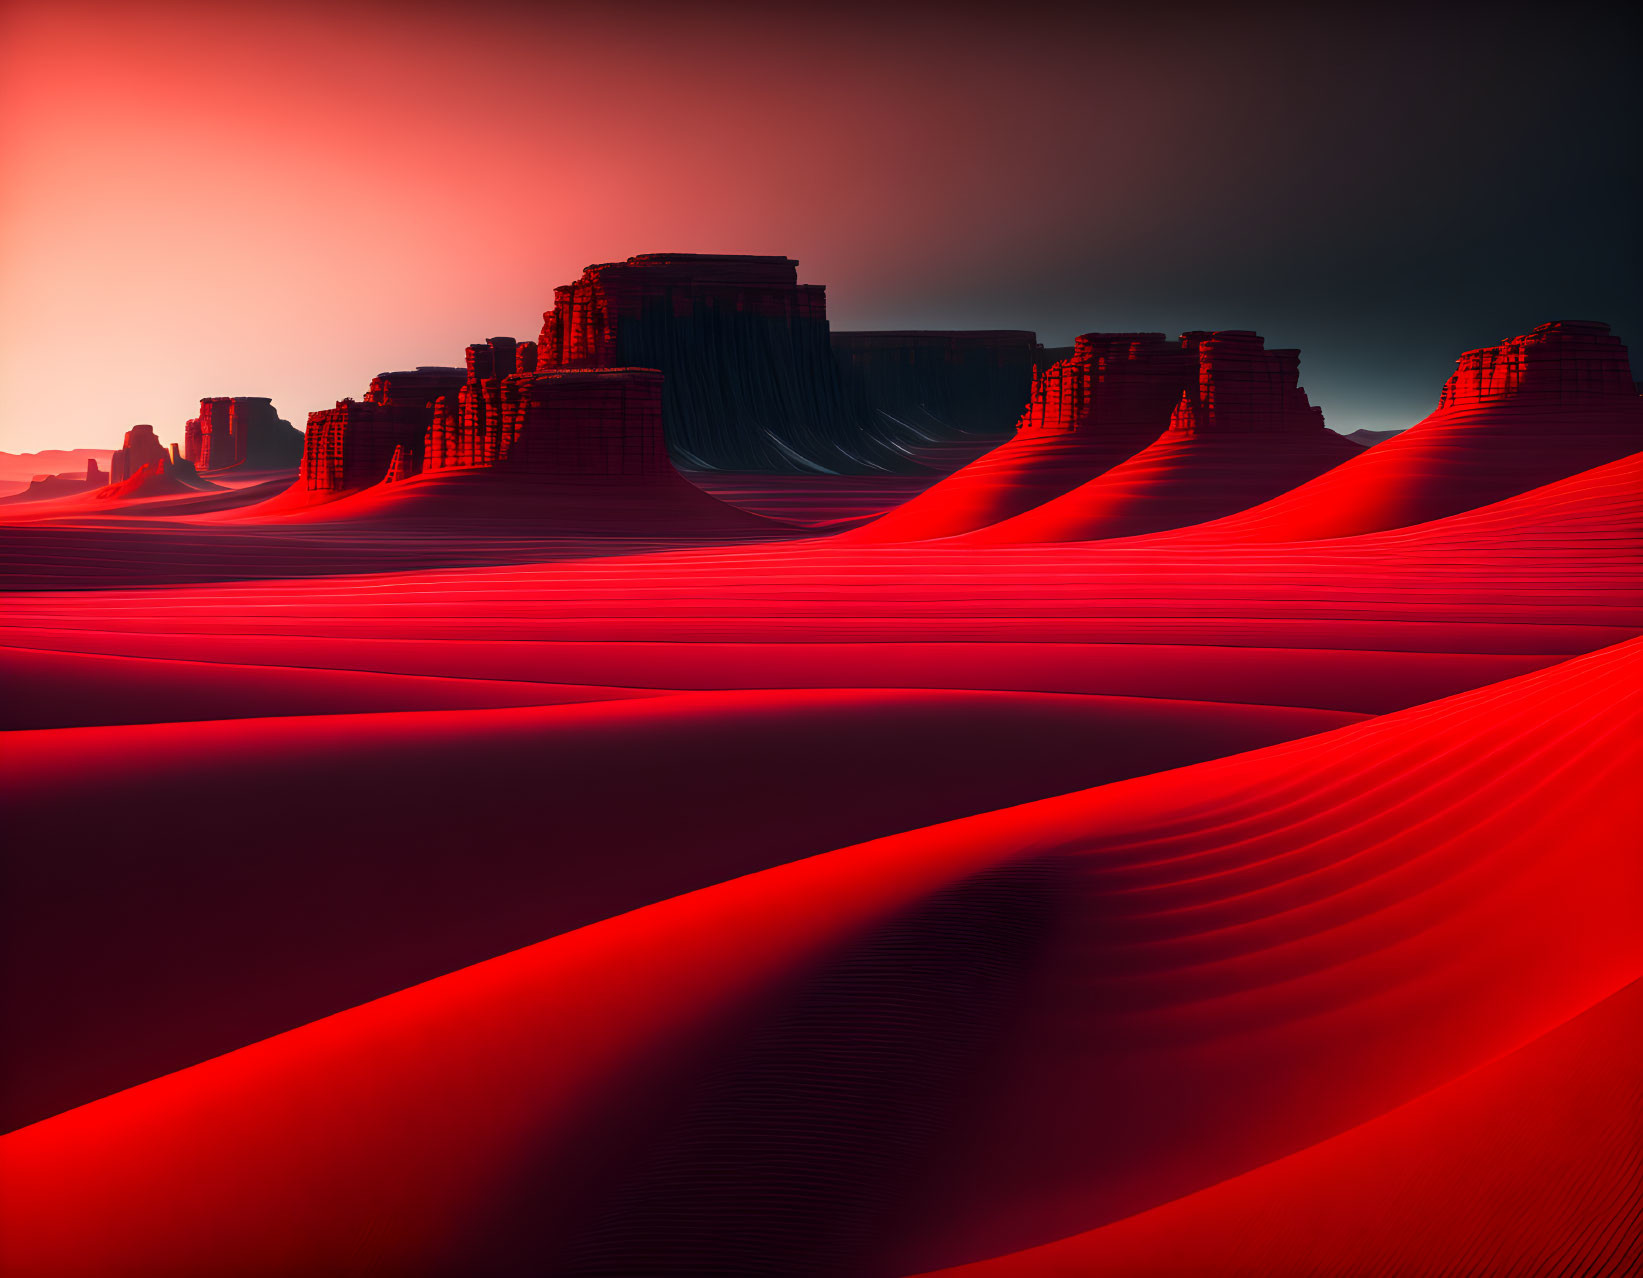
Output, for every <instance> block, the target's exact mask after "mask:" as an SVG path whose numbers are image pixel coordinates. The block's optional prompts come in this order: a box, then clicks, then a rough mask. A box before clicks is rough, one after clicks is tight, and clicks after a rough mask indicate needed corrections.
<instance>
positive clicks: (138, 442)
mask: <svg viewBox="0 0 1643 1278" xmlns="http://www.w3.org/2000/svg"><path fill="white" fill-rule="evenodd" d="M155 462H158V463H159V464H160V465H161V467H162V468H163V467H166V466H169V465H170V464H171V453H170V452H169V451H168V450H167V449H166V447H165V445H164V444H162V443H160V440H159V436H157V435H156V434H155V433H154V428H153V427H152V426H148V425H142V426H133V427H132V428H131V429H130V430H128V431H127V432H126V433H125V441H124V442H123V443H122V445H121V446H120V448H119V449H118V450H117V451H116V452H115V454H114V458H113V460H112V462H111V463H110V464H109V482H110V483H111V484H118V483H122V482H124V481H125V480H127V479H130V478H131V477H132V476H133V475H135V474H136V473H137V472H138V471H139V470H141V469H142V468H143V467H144V466H147V465H150V464H152V463H155Z"/></svg>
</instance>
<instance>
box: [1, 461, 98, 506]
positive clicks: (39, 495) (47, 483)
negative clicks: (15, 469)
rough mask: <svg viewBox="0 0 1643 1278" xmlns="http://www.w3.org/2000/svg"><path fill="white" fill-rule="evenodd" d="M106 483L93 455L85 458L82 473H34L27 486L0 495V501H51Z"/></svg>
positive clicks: (18, 502)
mask: <svg viewBox="0 0 1643 1278" xmlns="http://www.w3.org/2000/svg"><path fill="white" fill-rule="evenodd" d="M107 483H108V476H107V475H106V474H105V473H104V472H103V468H102V467H101V466H99V465H98V464H97V459H96V458H95V457H91V458H87V460H86V468H85V471H84V473H80V472H77V471H67V472H65V473H63V474H60V475H36V476H35V477H34V478H33V479H31V480H30V481H29V486H28V487H27V488H25V489H24V490H23V491H22V492H20V493H13V494H12V495H11V496H10V497H0V503H5V504H8V505H10V504H21V503H23V502H30V501H53V500H55V499H56V498H58V497H75V496H78V495H79V494H80V493H89V492H92V491H93V490H95V489H98V488H102V487H103V486H104V485H105V484H107Z"/></svg>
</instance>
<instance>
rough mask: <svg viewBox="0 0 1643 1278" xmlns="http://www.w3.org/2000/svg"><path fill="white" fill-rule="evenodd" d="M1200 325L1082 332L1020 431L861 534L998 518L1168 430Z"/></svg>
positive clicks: (967, 526)
mask: <svg viewBox="0 0 1643 1278" xmlns="http://www.w3.org/2000/svg"><path fill="white" fill-rule="evenodd" d="M1202 337H1203V334H1201V333H1187V334H1185V335H1184V336H1182V337H1181V338H1180V339H1179V340H1177V341H1170V340H1168V339H1167V338H1165V336H1164V335H1163V334H1162V333H1085V334H1084V335H1083V336H1081V337H1079V338H1078V339H1077V341H1076V342H1075V343H1074V344H1073V353H1072V356H1071V357H1070V358H1068V359H1065V360H1062V361H1060V362H1058V363H1056V364H1052V365H1051V366H1050V367H1048V368H1046V369H1044V370H1043V371H1042V372H1041V373H1040V374H1039V375H1038V377H1037V378H1036V379H1035V381H1034V384H1033V393H1032V398H1031V400H1030V401H1029V402H1028V404H1027V408H1026V411H1025V412H1024V413H1022V415H1021V420H1020V421H1019V423H1018V424H1017V426H1016V433H1015V437H1014V438H1013V439H1011V440H1009V441H1008V442H1006V443H1004V444H1001V445H1000V446H999V447H997V448H995V449H993V450H992V452H990V453H987V454H986V455H985V456H983V457H980V458H978V459H977V460H976V461H974V462H972V463H971V464H970V465H968V466H966V467H965V468H964V469H962V470H960V471H957V472H956V473H954V474H952V475H949V476H948V477H947V478H946V479H944V480H942V481H941V482H940V483H938V484H936V485H934V486H933V487H931V488H929V489H927V490H926V491H925V492H923V493H921V494H920V495H919V496H917V497H915V498H913V500H911V501H909V502H907V503H906V504H905V505H903V506H900V507H898V508H897V509H895V510H892V511H890V512H889V513H888V514H886V515H885V516H884V517H883V518H881V519H879V520H877V521H876V522H874V523H872V524H870V525H868V526H867V527H866V528H863V529H861V530H859V531H857V532H855V533H851V534H848V536H850V537H851V538H852V539H855V540H870V541H917V540H923V539H926V538H932V537H950V536H954V535H956V534H959V533H966V532H970V531H972V530H974V529H977V528H982V527H985V526H987V525H988V524H993V523H996V522H998V521H999V520H1001V519H1007V518H1009V517H1010V516H1012V515H1017V514H1020V513H1021V512H1023V511H1025V510H1030V509H1032V508H1033V507H1034V506H1037V505H1040V504H1041V503H1043V502H1046V501H1049V500H1051V499H1052V498H1055V497H1059V496H1060V495H1061V494H1062V493H1065V492H1068V491H1069V490H1071V489H1073V488H1076V487H1077V486H1078V485H1079V484H1081V483H1083V482H1084V481H1086V480H1088V479H1090V478H1091V477H1093V476H1095V475H1098V474H1100V473H1102V472H1103V471H1105V470H1107V469H1109V468H1111V467H1113V466H1116V465H1117V464H1118V463H1120V462H1122V461H1124V460H1125V459H1126V458H1129V457H1132V456H1134V455H1135V454H1136V453H1138V452H1140V451H1141V450H1142V449H1143V448H1145V447H1146V446H1147V445H1148V444H1150V443H1151V442H1152V441H1153V440H1155V439H1156V438H1158V436H1159V435H1160V434H1161V433H1162V432H1163V431H1164V429H1165V428H1166V427H1167V426H1168V425H1169V423H1170V415H1171V412H1172V411H1173V410H1174V408H1175V407H1176V406H1177V404H1178V403H1179V401H1180V399H1181V396H1182V394H1183V392H1185V391H1186V390H1187V389H1188V387H1189V386H1191V385H1192V384H1193V382H1194V379H1195V377H1196V374H1197V343H1198V341H1199V340H1200V339H1201V338H1202Z"/></svg>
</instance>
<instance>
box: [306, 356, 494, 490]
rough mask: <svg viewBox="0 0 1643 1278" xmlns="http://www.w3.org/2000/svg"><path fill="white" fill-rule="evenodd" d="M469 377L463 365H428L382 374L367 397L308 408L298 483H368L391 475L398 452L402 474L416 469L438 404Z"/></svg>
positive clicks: (326, 486)
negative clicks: (310, 411)
mask: <svg viewBox="0 0 1643 1278" xmlns="http://www.w3.org/2000/svg"><path fill="white" fill-rule="evenodd" d="M468 376H469V374H468V372H467V370H464V369H460V368H445V367H433V366H428V365H422V366H419V367H417V368H415V369H413V370H406V371H401V372H394V373H378V374H377V375H376V376H375V377H373V378H372V379H371V385H370V388H369V389H368V390H367V391H366V392H365V398H364V399H363V400H354V399H342V400H338V401H337V405H336V407H335V408H326V409H321V410H319V411H318V412H313V413H309V414H308V431H307V438H306V443H305V447H304V449H303V453H302V464H301V468H300V469H299V471H298V474H297V486H298V487H299V488H301V489H303V490H305V491H308V492H311V493H326V494H337V493H344V492H350V491H353V490H354V489H359V488H366V487H369V486H370V485H371V484H375V483H378V482H380V481H381V480H382V479H383V478H385V477H386V476H387V474H388V468H389V466H390V464H391V463H392V462H393V460H394V455H395V453H396V452H397V453H401V454H402V456H401V461H400V472H401V477H404V475H407V474H415V473H416V472H417V471H419V470H421V469H422V455H423V446H424V441H425V439H426V437H427V434H428V427H429V424H430V423H431V422H432V421H433V418H434V412H435V404H436V403H437V402H438V401H439V400H440V399H441V397H443V396H454V395H455V394H456V392H457V391H458V390H459V389H461V388H462V386H463V385H464V384H465V382H466V381H467V379H468Z"/></svg>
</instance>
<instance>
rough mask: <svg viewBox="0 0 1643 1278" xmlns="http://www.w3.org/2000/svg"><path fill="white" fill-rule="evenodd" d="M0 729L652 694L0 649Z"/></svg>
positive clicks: (450, 707) (461, 707) (463, 707)
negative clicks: (0, 690) (2, 690)
mask: <svg viewBox="0 0 1643 1278" xmlns="http://www.w3.org/2000/svg"><path fill="white" fill-rule="evenodd" d="M0 683H3V684H4V685H5V686H6V689H7V693H6V696H5V698H4V700H0V731H6V732H15V731H18V730H20V729H31V728H86V727H102V726H108V725H113V724H122V723H187V722H195V721H199V720H205V719H251V718H257V717H261V716H289V715H326V714H367V713H372V712H380V711H389V710H480V709H490V708H497V707H502V706H542V705H556V704H559V703H561V702H568V701H607V700H616V699H619V698H626V697H642V696H650V695H653V694H652V693H651V692H650V690H648V689H644V688H616V687H600V686H598V685H588V684H560V683H542V682H520V681H514V680H506V679H492V678H471V679H449V678H442V677H439V676H437V675H434V676H429V675H400V674H378V673H375V672H372V671H363V670H343V669H334V670H321V669H303V668H300V667H289V666H283V665H278V664H275V665H262V666H257V665H250V666H247V665H234V664H231V663H227V662H223V661H220V660H216V661H166V660H163V659H162V660H156V659H153V658H146V657H130V656H104V655H97V654H94V653H78V652H50V651H39V650H32V651H31V650H29V649H27V648H17V647H0Z"/></svg>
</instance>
